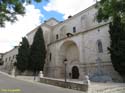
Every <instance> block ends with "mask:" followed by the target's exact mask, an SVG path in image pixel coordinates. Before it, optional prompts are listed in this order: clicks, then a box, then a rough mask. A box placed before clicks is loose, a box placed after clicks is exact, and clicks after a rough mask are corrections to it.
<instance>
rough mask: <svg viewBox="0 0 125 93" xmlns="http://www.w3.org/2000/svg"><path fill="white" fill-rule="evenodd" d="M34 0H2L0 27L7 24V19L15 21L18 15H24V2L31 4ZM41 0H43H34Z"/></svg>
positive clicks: (0, 2) (39, 0)
mask: <svg viewBox="0 0 125 93" xmlns="http://www.w3.org/2000/svg"><path fill="white" fill-rule="evenodd" d="M31 1H32V0H0V27H4V26H5V21H8V22H15V21H16V20H17V17H16V15H24V14H25V7H24V6H23V3H28V4H30V3H31ZM34 1H36V2H41V1H42V0H34Z"/></svg>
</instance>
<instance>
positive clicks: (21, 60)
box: [16, 37, 29, 72]
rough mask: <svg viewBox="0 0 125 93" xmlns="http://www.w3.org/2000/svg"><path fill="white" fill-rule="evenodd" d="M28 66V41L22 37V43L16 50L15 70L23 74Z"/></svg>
mask: <svg viewBox="0 0 125 93" xmlns="http://www.w3.org/2000/svg"><path fill="white" fill-rule="evenodd" d="M28 65H29V43H28V40H27V39H26V38H25V37H24V38H22V43H21V45H20V47H19V49H18V55H17V64H16V66H17V68H18V69H19V70H20V71H21V72H23V71H25V70H27V68H28Z"/></svg>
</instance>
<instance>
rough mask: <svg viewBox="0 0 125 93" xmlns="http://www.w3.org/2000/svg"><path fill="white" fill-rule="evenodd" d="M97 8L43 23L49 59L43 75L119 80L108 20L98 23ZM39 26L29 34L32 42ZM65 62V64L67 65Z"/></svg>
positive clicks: (28, 36) (29, 39)
mask: <svg viewBox="0 0 125 93" xmlns="http://www.w3.org/2000/svg"><path fill="white" fill-rule="evenodd" d="M96 13H97V9H95V6H94V5H93V6H91V7H89V8H87V9H85V10H83V11H81V12H80V13H78V14H76V15H74V16H72V17H70V18H68V19H67V20H65V21H63V22H59V21H57V20H56V19H54V18H52V19H49V20H48V21H46V22H44V23H43V24H42V25H41V28H42V29H43V31H44V39H45V43H46V50H47V58H46V64H45V67H44V76H46V77H53V78H64V76H65V71H64V70H65V66H66V76H67V78H72V79H80V80H83V79H84V78H85V75H88V76H89V77H90V79H91V80H95V81H99V80H103V81H110V80H120V77H119V75H118V73H117V72H116V71H115V70H114V69H113V66H112V63H111V60H110V54H109V52H108V50H107V47H109V46H110V37H109V33H108V30H109V26H108V25H109V24H108V22H102V23H98V22H97V21H96V19H95V17H96ZM36 31H37V28H36V29H34V30H33V31H31V32H30V33H28V34H27V38H28V41H29V43H30V45H31V44H32V42H33V38H34V35H35V32H36ZM65 63H66V65H65Z"/></svg>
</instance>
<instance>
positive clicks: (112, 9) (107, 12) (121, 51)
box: [97, 0, 125, 79]
mask: <svg viewBox="0 0 125 93" xmlns="http://www.w3.org/2000/svg"><path fill="white" fill-rule="evenodd" d="M97 8H98V14H97V19H98V21H99V22H101V21H102V20H104V21H107V20H110V25H109V33H110V39H111V41H110V42H111V43H110V47H109V48H108V50H109V52H110V54H111V61H112V64H113V67H114V68H115V70H116V71H118V72H119V74H120V75H121V76H122V77H123V79H125V69H124V68H125V1H124V0H101V1H100V2H97Z"/></svg>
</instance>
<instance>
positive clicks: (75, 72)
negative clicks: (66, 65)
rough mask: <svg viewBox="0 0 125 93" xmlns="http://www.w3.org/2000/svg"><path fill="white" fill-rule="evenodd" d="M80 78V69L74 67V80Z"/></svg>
mask: <svg viewBox="0 0 125 93" xmlns="http://www.w3.org/2000/svg"><path fill="white" fill-rule="evenodd" d="M78 78H79V69H78V67H77V66H73V67H72V79H78Z"/></svg>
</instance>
